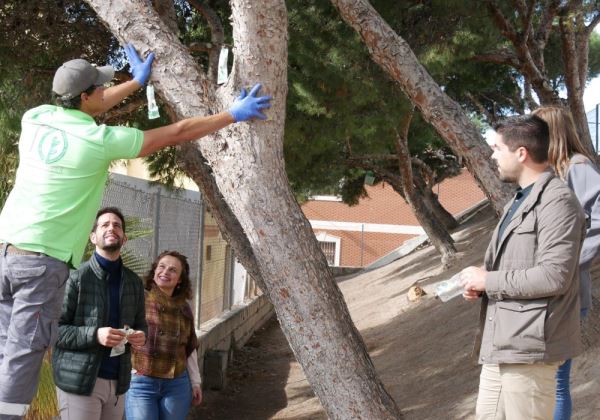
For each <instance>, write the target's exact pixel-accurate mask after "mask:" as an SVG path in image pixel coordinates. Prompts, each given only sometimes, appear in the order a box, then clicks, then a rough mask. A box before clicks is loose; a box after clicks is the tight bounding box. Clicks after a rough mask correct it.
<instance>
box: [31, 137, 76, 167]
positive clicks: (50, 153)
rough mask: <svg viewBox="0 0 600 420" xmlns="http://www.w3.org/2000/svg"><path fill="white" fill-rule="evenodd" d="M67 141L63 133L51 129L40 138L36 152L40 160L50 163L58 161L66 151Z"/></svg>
mask: <svg viewBox="0 0 600 420" xmlns="http://www.w3.org/2000/svg"><path fill="white" fill-rule="evenodd" d="M68 146H69V142H68V141H67V136H66V135H65V133H63V132H62V131H59V130H52V131H49V132H47V133H45V134H44V135H43V136H42V138H41V139H40V143H39V146H38V154H39V156H40V159H41V160H42V162H44V163H47V164H50V163H54V162H57V161H59V160H60V159H62V157H63V156H64V155H65V153H66V152H67V148H68Z"/></svg>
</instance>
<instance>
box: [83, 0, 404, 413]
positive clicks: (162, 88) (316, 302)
mask: <svg viewBox="0 0 600 420" xmlns="http://www.w3.org/2000/svg"><path fill="white" fill-rule="evenodd" d="M87 2H88V3H89V4H90V5H91V6H92V7H93V8H94V9H95V10H96V12H97V13H98V15H99V16H100V18H101V19H102V20H103V21H105V22H106V23H107V25H108V26H109V28H110V30H111V31H112V32H113V33H114V34H115V35H116V36H117V38H118V39H119V40H120V41H121V42H125V41H129V42H132V43H133V44H134V45H135V46H136V47H137V48H138V49H140V47H141V48H142V50H144V51H147V50H150V49H152V50H153V51H154V52H155V53H156V56H157V59H156V61H155V65H154V69H153V72H152V76H151V79H152V82H153V84H154V86H155V88H156V90H157V92H158V93H159V94H160V95H161V97H162V98H163V99H164V101H165V102H167V103H169V104H171V106H172V108H173V109H174V110H175V112H176V114H177V115H178V116H179V117H180V118H184V117H190V116H193V115H198V114H207V113H213V112H215V111H218V110H222V109H226V108H228V106H229V105H230V104H231V103H232V102H233V100H234V98H235V96H237V93H238V92H239V88H240V87H242V86H243V87H250V86H251V85H252V84H253V83H255V82H257V81H258V80H256V79H257V77H258V76H257V75H260V78H261V80H260V81H262V82H264V83H265V88H264V89H263V92H262V93H266V94H270V95H273V97H274V100H273V103H272V108H270V110H269V111H268V112H267V114H268V116H269V119H268V121H266V122H250V123H240V124H235V125H232V126H230V127H228V128H226V129H223V130H221V131H220V132H218V133H216V134H215V135H214V136H210V137H207V138H203V139H201V140H198V141H196V142H194V143H190V144H189V145H187V146H186V147H185V148H182V153H181V155H180V156H181V157H182V160H183V161H184V163H185V165H186V168H188V170H189V172H190V175H191V176H192V177H193V178H194V179H195V180H196V181H197V182H198V184H199V185H200V187H201V188H202V190H203V193H206V191H204V190H205V188H207V187H206V184H208V185H211V186H212V187H216V188H218V194H217V193H216V192H213V193H211V192H210V191H209V192H208V193H207V194H206V197H207V198H208V199H209V200H216V201H219V200H220V202H212V201H211V203H210V205H211V208H212V209H213V210H214V213H218V212H220V211H223V208H227V209H229V216H230V217H232V218H233V219H235V220H231V218H227V217H224V218H223V219H222V221H223V222H224V223H225V225H224V226H221V227H222V228H223V230H224V231H226V232H228V233H229V234H230V238H232V246H233V247H234V249H235V251H236V254H237V255H238V256H240V255H242V256H243V255H249V254H250V253H249V252H247V253H246V254H244V247H245V246H248V247H249V249H250V250H251V254H252V255H253V256H254V258H253V261H246V260H247V259H248V258H246V260H245V259H244V258H243V257H242V258H241V261H242V263H243V264H244V265H246V263H250V264H251V265H252V264H253V263H254V264H255V267H256V269H257V271H258V272H259V273H260V277H261V278H262V284H263V285H264V290H265V293H266V294H267V295H268V296H269V298H270V299H271V302H272V303H273V306H274V308H275V312H276V314H277V317H278V318H279V322H280V324H281V327H282V330H283V332H284V334H285V335H286V338H287V339H288V341H289V343H290V346H291V348H292V350H293V352H294V354H295V356H296V359H297V360H298V362H299V363H300V364H301V366H302V368H303V370H304V373H305V374H306V377H307V379H308V381H309V382H310V384H311V386H312V387H313V390H314V391H315V394H316V395H317V396H318V397H319V399H320V401H321V403H322V405H323V407H324V409H325V411H326V412H327V414H328V416H329V417H330V418H334V419H350V418H352V419H375V418H376V419H396V418H401V414H400V411H399V410H398V408H397V406H396V404H395V402H394V401H393V400H392V398H391V397H390V396H389V394H388V393H387V392H386V391H385V389H384V387H383V385H382V383H381V381H380V380H379V378H378V377H377V374H376V372H375V369H374V366H373V363H372V361H371V359H370V358H369V355H368V353H367V351H366V347H365V344H364V342H363V340H362V338H361V336H360V334H359V333H358V331H357V329H356V327H355V326H354V324H353V323H352V321H351V318H350V314H349V312H348V309H347V306H346V303H345V302H344V299H343V296H342V294H341V292H340V290H339V288H338V286H337V284H336V283H335V282H334V280H333V277H332V275H331V272H330V270H329V268H328V266H327V261H326V259H325V257H324V255H323V253H322V252H321V250H320V248H319V246H318V243H317V241H316V238H315V236H314V233H313V231H312V229H311V226H310V224H309V222H308V220H307V219H306V218H305V217H304V215H303V214H302V212H301V210H300V207H299V205H298V204H297V202H296V200H295V198H294V196H293V194H292V191H291V189H290V187H289V184H288V181H287V176H286V173H285V169H284V161H283V128H284V122H285V99H286V94H287V73H286V71H287V14H286V9H285V4H284V1H283V0H264V1H262V2H261V3H260V5H258V4H257V3H255V2H253V1H250V0H232V1H231V4H232V12H233V13H232V23H233V28H234V32H233V34H234V45H235V48H234V56H235V59H234V65H233V71H232V73H231V76H230V78H229V80H228V82H227V83H226V84H225V85H223V86H222V87H221V88H218V89H217V88H215V86H214V84H212V83H210V81H209V79H208V78H207V77H206V76H205V75H203V74H201V73H200V71H199V67H198V65H197V64H196V63H195V62H194V61H193V60H192V58H191V56H190V55H189V54H188V53H187V51H186V50H185V48H184V47H183V46H182V45H181V44H180V43H179V41H178V40H177V39H176V38H175V36H174V35H173V34H172V32H170V31H169V30H168V29H167V28H166V27H165V26H164V24H163V23H162V22H161V21H160V19H159V18H158V16H156V14H155V13H154V12H153V11H151V10H149V9H148V8H147V2H145V1H144V0H118V1H117V0H87ZM204 161H205V162H206V163H205V164H199V163H198V162H204ZM197 168H199V169H198V170H196V169H197ZM206 177H213V179H214V180H209V181H208V182H207V181H206ZM218 195H220V197H222V199H221V198H219V197H218ZM219 205H220V206H219ZM225 212H227V210H225ZM225 216H227V215H225ZM235 221H237V223H236V222H235ZM241 232H243V234H242V233H241ZM240 235H243V236H244V237H243V238H241V237H240ZM244 238H245V239H244ZM249 258H250V259H252V258H251V257H249Z"/></svg>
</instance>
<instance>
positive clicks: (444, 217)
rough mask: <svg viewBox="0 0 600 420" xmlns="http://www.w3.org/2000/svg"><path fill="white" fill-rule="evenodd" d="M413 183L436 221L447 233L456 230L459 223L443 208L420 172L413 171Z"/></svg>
mask: <svg viewBox="0 0 600 420" xmlns="http://www.w3.org/2000/svg"><path fill="white" fill-rule="evenodd" d="M412 173H413V182H414V184H415V187H416V188H417V190H418V192H419V193H420V194H421V195H422V199H423V202H424V203H425V205H426V206H427V208H428V209H429V211H430V212H431V213H433V215H434V216H435V219H436V220H439V222H440V223H441V224H442V225H443V226H444V228H445V229H446V230H447V231H450V230H453V229H456V227H458V222H457V221H456V219H455V218H454V216H453V215H452V214H451V213H450V212H449V211H448V210H446V209H445V208H444V206H442V203H440V200H439V199H438V197H437V194H435V193H434V192H433V190H432V185H431V183H430V182H428V181H426V180H425V178H424V177H423V176H422V175H421V173H420V171H418V170H416V171H415V170H413V172H412Z"/></svg>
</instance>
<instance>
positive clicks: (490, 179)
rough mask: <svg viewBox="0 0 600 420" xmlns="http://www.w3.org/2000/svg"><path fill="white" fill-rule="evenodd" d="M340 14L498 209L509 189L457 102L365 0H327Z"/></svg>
mask: <svg viewBox="0 0 600 420" xmlns="http://www.w3.org/2000/svg"><path fill="white" fill-rule="evenodd" d="M331 2H332V3H333V5H334V6H335V7H337V8H338V10H339V12H340V14H341V16H342V18H343V19H344V20H345V21H346V22H347V23H348V24H349V25H350V26H352V27H353V28H354V29H355V30H356V31H357V32H358V34H359V35H360V36H361V37H362V39H363V41H364V42H365V44H366V46H367V48H368V49H369V53H370V54H371V57H372V58H373V61H375V62H376V63H377V64H379V65H380V66H381V67H382V68H383V69H384V70H385V71H386V72H387V73H388V74H389V75H390V76H391V77H392V79H394V80H395V81H396V82H398V84H399V85H400V87H401V88H402V90H403V91H404V93H405V94H406V95H407V96H408V97H409V98H410V100H411V102H412V103H413V104H414V105H415V106H416V107H418V108H419V110H420V111H421V114H422V115H423V117H424V118H425V120H426V121H428V122H429V123H430V124H432V125H433V126H434V127H435V129H436V130H437V131H438V133H439V134H440V136H441V137H442V138H443V139H444V140H445V141H446V142H447V143H448V145H449V146H450V147H451V148H452V150H453V151H454V153H455V154H456V155H458V156H460V157H462V159H463V161H464V163H465V165H466V167H467V169H468V170H469V172H471V174H473V176H474V178H475V180H476V181H477V183H478V184H479V186H480V187H481V189H482V190H483V191H484V193H485V195H486V196H487V197H488V198H489V199H490V202H491V203H492V205H493V207H494V209H495V210H496V213H498V214H501V212H502V209H503V207H504V204H505V203H506V202H507V201H508V200H509V198H510V196H511V193H510V190H509V188H508V186H507V185H505V184H503V183H502V182H501V181H500V179H499V178H498V175H497V173H496V170H495V168H494V167H493V166H492V164H491V162H490V156H491V154H492V151H491V149H490V147H489V146H488V145H487V144H486V143H485V141H484V140H483V138H482V136H481V134H480V132H479V130H478V129H477V127H475V125H474V124H473V123H472V122H471V121H470V120H469V118H468V116H467V115H466V113H465V112H464V111H463V110H462V109H461V108H460V106H459V105H458V104H457V103H456V102H455V101H453V100H452V99H451V98H450V97H449V96H448V95H446V94H445V93H444V92H443V91H442V90H441V89H440V87H439V85H438V84H437V83H436V82H435V81H434V80H433V79H432V77H431V76H430V75H429V74H428V73H427V71H426V70H425V68H424V67H423V66H422V65H421V64H420V63H419V61H418V59H417V57H416V56H415V55H414V53H413V52H412V50H411V49H410V47H409V45H408V44H407V43H406V41H404V39H402V38H401V37H400V36H398V34H396V33H395V32H394V30H393V29H392V28H391V27H390V26H389V25H388V24H387V23H386V22H385V21H384V20H383V18H382V17H381V16H380V15H379V14H378V13H377V12H376V11H375V9H374V8H373V7H372V6H371V5H370V4H369V2H368V1H366V0H331Z"/></svg>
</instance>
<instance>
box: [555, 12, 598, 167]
mask: <svg viewBox="0 0 600 420" xmlns="http://www.w3.org/2000/svg"><path fill="white" fill-rule="evenodd" d="M559 22H560V38H561V41H562V54H563V61H564V63H565V86H566V87H567V100H568V103H569V109H570V110H571V115H572V116H573V121H574V122H575V127H576V128H577V134H578V135H579V138H580V140H581V141H582V143H583V145H584V146H586V147H587V148H588V151H589V152H590V154H591V155H592V156H595V155H596V152H595V150H594V146H593V145H592V136H591V135H590V130H589V125H588V121H587V116H586V114H585V105H584V103H583V93H584V90H585V83H586V80H587V76H588V53H589V33H588V32H587V29H588V28H587V27H586V26H585V22H584V21H583V16H582V15H581V13H574V16H572V14H566V15H565V16H561V18H560V21H559Z"/></svg>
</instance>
